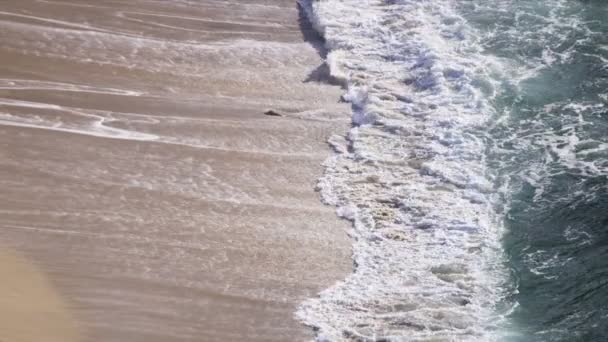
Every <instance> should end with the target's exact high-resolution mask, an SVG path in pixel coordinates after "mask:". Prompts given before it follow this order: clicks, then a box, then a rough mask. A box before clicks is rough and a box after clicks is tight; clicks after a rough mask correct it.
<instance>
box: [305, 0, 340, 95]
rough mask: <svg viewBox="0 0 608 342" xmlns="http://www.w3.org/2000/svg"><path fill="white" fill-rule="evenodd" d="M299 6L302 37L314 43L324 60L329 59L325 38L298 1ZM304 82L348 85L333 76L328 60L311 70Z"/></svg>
mask: <svg viewBox="0 0 608 342" xmlns="http://www.w3.org/2000/svg"><path fill="white" fill-rule="evenodd" d="M297 6H298V24H299V26H300V32H301V33H302V37H303V38H304V41H306V42H307V43H309V44H310V45H312V47H314V48H315V50H317V53H318V54H319V56H320V57H321V58H323V60H326V59H327V54H328V50H327V48H326V47H325V39H324V38H323V37H322V36H321V35H320V34H319V33H318V32H317V31H316V30H315V29H314V28H313V27H312V24H311V22H310V20H308V16H307V15H306V11H305V10H304V8H302V5H300V4H299V3H297ZM303 82H304V83H308V82H316V83H324V84H330V85H335V86H340V87H342V88H345V87H346V85H345V84H344V82H343V81H341V80H340V79H338V78H336V77H333V76H332V75H331V74H330V70H329V66H328V65H327V63H326V62H323V63H322V64H321V65H319V66H318V67H316V68H315V69H314V70H313V71H311V72H310V73H309V74H308V76H307V77H306V79H305V80H304V81H303Z"/></svg>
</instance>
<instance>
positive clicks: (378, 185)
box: [297, 0, 608, 341]
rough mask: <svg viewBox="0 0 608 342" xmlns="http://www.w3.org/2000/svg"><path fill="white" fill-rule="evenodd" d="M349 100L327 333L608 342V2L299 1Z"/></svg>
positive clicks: (324, 299)
mask: <svg viewBox="0 0 608 342" xmlns="http://www.w3.org/2000/svg"><path fill="white" fill-rule="evenodd" d="M300 5H301V6H302V8H303V10H304V11H305V12H306V13H307V15H308V17H309V19H310V21H311V22H312V24H313V26H314V27H315V29H316V30H317V31H318V32H319V34H320V35H322V36H323V37H324V39H325V45H326V47H327V48H328V50H329V53H328V55H327V64H328V66H329V70H330V73H331V75H332V76H333V77H334V78H335V79H338V80H341V81H342V83H343V84H344V85H345V94H344V95H343V97H342V100H344V101H346V102H349V103H350V104H351V106H352V124H353V126H352V129H351V130H350V132H349V134H348V135H347V136H345V137H343V136H333V137H332V138H331V139H330V143H331V145H332V146H333V148H334V150H335V154H334V155H333V156H332V157H331V158H330V159H328V160H327V161H326V162H325V167H326V171H325V175H324V176H323V178H322V179H320V181H319V184H318V190H319V191H320V192H321V194H322V196H323V200H324V201H325V202H326V203H328V204H331V205H334V206H336V207H337V212H338V214H339V215H340V216H342V217H344V218H346V219H348V220H351V221H352V223H353V228H352V231H351V232H350V234H351V236H352V238H353V241H354V245H353V254H354V255H353V257H354V264H355V272H354V273H353V274H352V275H350V276H349V277H347V278H346V279H344V280H343V281H342V282H339V283H338V284H336V285H335V286H333V287H331V288H329V289H327V290H325V291H323V292H322V293H321V294H320V296H319V297H318V298H313V299H309V300H307V301H306V302H304V303H303V304H302V305H301V306H300V309H299V311H298V313H297V314H298V317H299V318H300V319H301V320H302V321H304V322H305V323H306V324H308V325H310V326H312V327H314V328H315V331H316V333H317V339H318V340H319V341H342V340H346V341H348V340H355V341H605V340H608V324H606V323H607V322H608V263H607V262H606V256H608V192H607V186H608V181H607V179H606V178H607V174H608V158H607V157H608V138H606V137H605V132H606V129H607V128H608V107H607V105H608V23H607V21H606V19H608V3H606V2H604V1H574V0H568V1H566V0H543V1H531V0H530V1H525V0H524V1H521V0H517V1H516V0H484V1H481V0H471V1H461V2H455V1H450V0H341V1H338V0H320V1H308V0H302V1H300Z"/></svg>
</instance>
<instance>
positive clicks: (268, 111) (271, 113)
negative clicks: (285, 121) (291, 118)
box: [264, 109, 283, 116]
mask: <svg viewBox="0 0 608 342" xmlns="http://www.w3.org/2000/svg"><path fill="white" fill-rule="evenodd" d="M264 115H268V116H283V114H281V113H279V112H275V111H274V110H272V109H271V110H267V111H265V112H264Z"/></svg>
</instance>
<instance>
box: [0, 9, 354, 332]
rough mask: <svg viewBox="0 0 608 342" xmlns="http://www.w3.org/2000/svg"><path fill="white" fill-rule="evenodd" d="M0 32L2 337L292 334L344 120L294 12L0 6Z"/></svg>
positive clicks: (313, 267) (328, 216) (330, 251)
mask: <svg viewBox="0 0 608 342" xmlns="http://www.w3.org/2000/svg"><path fill="white" fill-rule="evenodd" d="M0 32H1V33H0V146H1V148H0V213H1V215H0V274H1V275H2V278H3V282H5V283H6V284H7V285H3V286H0V291H1V292H2V293H3V296H6V298H7V299H3V300H0V322H3V323H2V324H5V325H6V326H7V327H12V328H11V329H8V328H7V329H5V328H4V327H3V326H2V325H0V330H1V332H0V340H1V341H11V342H13V341H15V342H27V341H64V342H68V341H121V342H124V341H163V342H166V341H302V340H307V339H310V338H311V336H312V334H311V332H310V331H309V329H307V328H306V327H304V326H303V325H301V324H300V323H299V322H298V321H296V320H295V318H294V314H293V313H294V311H295V310H296V307H297V305H298V303H299V302H300V301H302V300H303V299H305V298H307V297H311V296H315V295H316V293H317V292H318V291H320V290H322V289H324V288H326V287H328V286H330V285H332V284H333V283H334V282H335V281H337V280H340V279H342V278H344V276H345V275H346V274H348V273H349V272H350V271H351V267H352V265H351V259H350V253H351V251H350V241H349V238H348V237H347V235H346V231H347V230H348V223H347V222H345V221H341V220H338V219H337V218H336V216H335V214H334V208H332V207H326V206H324V205H322V204H321V202H320V200H319V195H318V194H317V193H316V192H315V191H314V187H315V183H316V179H317V178H318V177H319V176H320V175H321V173H322V166H321V163H322V162H323V161H324V160H325V158H327V156H328V155H329V153H330V151H329V148H328V146H327V144H326V140H327V138H328V137H329V136H330V135H331V134H333V133H340V132H344V131H345V130H346V129H347V126H348V125H349V119H348V112H349V108H348V106H347V105H345V104H342V103H338V99H339V97H340V95H341V93H342V91H343V90H341V89H340V87H338V86H335V85H330V84H327V82H324V81H323V79H322V71H323V69H324V68H323V66H322V58H323V54H324V52H323V50H322V49H321V48H319V46H320V45H319V42H318V41H317V40H316V39H317V37H316V36H314V35H313V34H312V32H311V30H310V28H309V27H308V25H307V23H306V22H304V21H303V20H302V17H301V13H299V11H298V8H297V7H296V4H295V2H294V1H269V0H246V1H245V0H243V1H237V2H226V1H213V0H205V1H200V2H199V1H186V0H184V1H153V0H140V1H111V0H105V1H93V0H86V1H77V2H76V1H54V0H50V1H34V0H18V1H17V0H8V1H4V2H2V4H0ZM267 110H273V111H275V112H278V113H280V114H281V115H282V116H268V115H264V112H265V111H267ZM7 279H8V281H7ZM16 312H18V313H19V316H15V313H16ZM41 316H42V317H49V319H50V320H46V319H43V318H42V317H41ZM9 317H13V318H14V317H23V319H19V322H27V324H25V323H23V324H22V325H19V324H12V323H10V322H11V321H9V320H8V318H9ZM13 318H11V319H13ZM14 319H15V320H16V318H14ZM13 328H14V329H13Z"/></svg>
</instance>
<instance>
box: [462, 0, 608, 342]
mask: <svg viewBox="0 0 608 342" xmlns="http://www.w3.org/2000/svg"><path fill="white" fill-rule="evenodd" d="M460 10H461V11H462V13H463V15H464V17H465V18H466V19H467V20H468V22H469V23H470V24H471V25H472V26H473V27H475V29H476V30H477V32H478V33H479V34H480V37H479V41H480V42H481V44H482V45H483V48H484V54H486V55H491V56H496V57H497V58H499V59H500V60H501V62H502V65H505V66H506V68H505V69H504V70H503V72H504V73H503V74H502V75H500V76H497V77H496V80H497V82H498V83H499V84H500V85H499V86H498V87H497V94H496V96H495V97H494V98H493V101H492V104H493V106H494V108H495V110H496V115H495V119H494V124H493V127H492V128H491V131H490V133H489V137H488V140H489V141H490V142H491V143H490V144H489V145H488V154H489V162H490V165H491V169H492V170H494V172H496V173H497V175H498V178H497V179H498V183H499V184H498V186H499V187H502V188H503V189H504V191H503V198H502V200H501V203H503V204H504V206H505V207H504V214H505V226H506V235H505V238H504V246H505V252H506V255H507V258H508V267H509V268H510V270H511V273H512V281H513V284H514V285H513V286H514V291H513V294H512V296H511V298H509V299H510V300H512V301H513V302H515V303H516V304H517V307H516V309H515V311H514V312H513V313H512V314H511V315H510V319H511V322H512V324H513V327H512V329H513V330H514V331H516V332H517V335H518V336H519V337H514V338H513V340H515V341H607V340H608V179H607V175H608V137H607V133H608V2H605V1H553V0H549V1H547V0H546V1H508V0H498V1H470V2H466V3H465V4H463V5H462V6H460Z"/></svg>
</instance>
